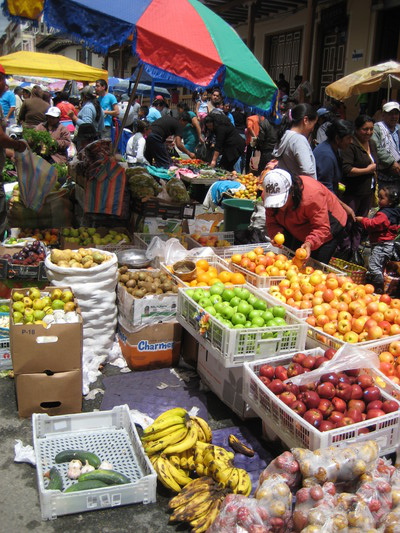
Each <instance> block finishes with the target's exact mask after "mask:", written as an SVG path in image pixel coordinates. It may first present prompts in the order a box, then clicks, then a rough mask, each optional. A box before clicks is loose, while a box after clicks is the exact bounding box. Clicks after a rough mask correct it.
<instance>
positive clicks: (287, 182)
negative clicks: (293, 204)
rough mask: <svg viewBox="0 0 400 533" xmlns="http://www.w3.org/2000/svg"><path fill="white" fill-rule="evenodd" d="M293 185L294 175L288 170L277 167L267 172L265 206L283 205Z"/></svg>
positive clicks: (264, 186) (264, 185)
mask: <svg viewBox="0 0 400 533" xmlns="http://www.w3.org/2000/svg"><path fill="white" fill-rule="evenodd" d="M291 186H292V177H291V175H290V174H289V172H286V170H282V169H281V168H275V169H274V170H270V171H269V172H267V174H266V175H265V178H264V181H263V188H264V191H265V198H264V207H283V206H284V205H285V204H286V201H287V199H288V196H289V191H290V187H291Z"/></svg>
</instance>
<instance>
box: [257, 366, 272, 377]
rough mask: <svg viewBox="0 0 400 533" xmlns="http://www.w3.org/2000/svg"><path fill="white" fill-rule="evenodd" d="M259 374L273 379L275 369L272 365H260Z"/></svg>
mask: <svg viewBox="0 0 400 533" xmlns="http://www.w3.org/2000/svg"><path fill="white" fill-rule="evenodd" d="M259 374H260V376H265V377H266V378H268V379H274V377H275V367H273V366H272V365H261V366H260V371H259Z"/></svg>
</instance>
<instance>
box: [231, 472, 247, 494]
mask: <svg viewBox="0 0 400 533" xmlns="http://www.w3.org/2000/svg"><path fill="white" fill-rule="evenodd" d="M237 471H238V474H239V481H238V484H237V485H236V488H235V491H234V492H236V494H244V495H245V496H248V495H249V494H250V492H251V479H250V476H249V474H248V473H247V472H246V470H244V469H243V468H237Z"/></svg>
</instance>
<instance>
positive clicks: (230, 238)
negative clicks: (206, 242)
mask: <svg viewBox="0 0 400 533" xmlns="http://www.w3.org/2000/svg"><path fill="white" fill-rule="evenodd" d="M200 237H206V238H207V237H217V238H218V240H220V241H227V242H228V243H229V245H228V244H227V245H226V246H211V248H212V250H213V252H214V253H215V254H217V255H223V254H224V251H223V250H224V249H227V248H231V247H232V246H233V245H234V243H235V233H234V232H233V231H219V232H215V233H201V234H200ZM186 240H187V243H188V249H189V250H191V249H192V248H199V247H202V246H203V245H202V244H200V243H199V242H198V241H196V239H193V238H192V237H191V236H190V235H188V236H187V238H186Z"/></svg>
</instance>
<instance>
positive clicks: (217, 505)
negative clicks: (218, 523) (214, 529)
mask: <svg viewBox="0 0 400 533" xmlns="http://www.w3.org/2000/svg"><path fill="white" fill-rule="evenodd" d="M224 498H225V494H222V495H221V496H220V497H219V498H216V499H215V500H214V502H213V505H212V506H211V508H210V509H209V510H208V512H207V520H206V522H205V524H203V525H202V526H197V528H196V529H195V530H194V531H195V532H196V533H203V532H204V531H207V530H208V528H209V527H211V526H212V525H213V523H214V522H215V519H216V518H217V516H218V515H219V512H220V510H221V506H222V502H223V501H224Z"/></svg>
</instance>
